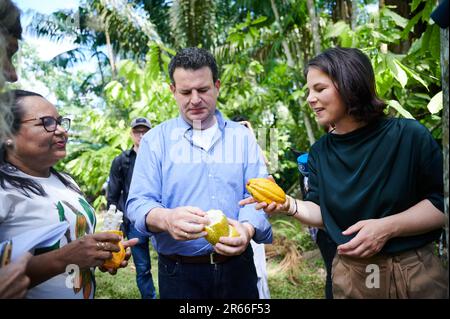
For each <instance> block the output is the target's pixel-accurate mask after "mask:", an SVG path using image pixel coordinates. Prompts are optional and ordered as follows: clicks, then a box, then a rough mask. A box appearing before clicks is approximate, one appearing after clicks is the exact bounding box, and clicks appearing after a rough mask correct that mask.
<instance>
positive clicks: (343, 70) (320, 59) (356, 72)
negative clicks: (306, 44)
mask: <svg viewBox="0 0 450 319" xmlns="http://www.w3.org/2000/svg"><path fill="white" fill-rule="evenodd" d="M310 68H317V69H319V70H321V71H322V72H324V73H326V74H327V75H328V76H329V77H330V78H331V80H332V81H333V83H334V85H335V87H336V89H337V91H338V92H339V94H340V96H341V98H342V100H343V102H344V104H345V106H346V107H347V114H348V115H350V116H353V117H354V118H355V119H356V120H358V121H365V122H367V123H370V122H372V121H374V120H377V119H379V118H381V117H383V116H384V112H383V111H384V108H385V106H386V103H385V102H384V101H383V100H381V99H380V98H379V97H378V96H377V93H376V88H375V74H374V71H373V68H372V64H371V62H370V59H369V57H368V56H367V55H365V54H364V53H363V52H361V51H360V50H358V49H355V48H340V47H336V48H331V49H328V50H326V51H324V52H322V53H320V54H319V55H317V56H316V57H314V58H313V59H311V60H310V61H309V62H308V64H307V65H306V67H305V72H304V73H305V77H306V75H307V74H308V71H309V69H310Z"/></svg>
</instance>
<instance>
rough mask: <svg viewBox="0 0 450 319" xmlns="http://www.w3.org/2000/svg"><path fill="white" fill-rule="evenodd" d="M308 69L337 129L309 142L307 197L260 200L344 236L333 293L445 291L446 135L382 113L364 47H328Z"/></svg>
mask: <svg viewBox="0 0 450 319" xmlns="http://www.w3.org/2000/svg"><path fill="white" fill-rule="evenodd" d="M305 75H306V78H307V87H308V90H309V93H308V98H307V101H308V103H309V105H310V107H311V108H312V110H313V111H314V113H315V114H316V117H317V120H318V122H319V124H320V125H322V126H324V125H331V127H332V130H330V131H329V132H328V133H327V134H326V135H324V136H323V137H322V138H321V139H319V140H318V141H317V142H316V143H315V144H314V145H313V146H312V147H311V150H310V153H309V159H308V167H309V171H310V173H309V192H308V194H307V196H306V198H305V199H304V200H303V201H300V200H296V199H294V198H292V197H290V196H288V197H287V200H286V202H285V203H284V204H276V203H271V204H270V205H268V204H267V203H258V204H257V205H256V208H263V209H264V211H265V212H266V213H267V214H274V213H285V214H287V215H289V216H293V217H294V218H296V219H298V220H299V221H301V222H303V223H305V224H307V225H311V226H315V227H321V228H323V227H324V228H325V229H326V231H327V232H328V234H329V235H330V237H331V238H332V239H333V241H334V242H335V243H336V244H337V253H336V256H335V257H334V260H333V266H332V268H333V269H332V279H333V296H334V298H447V291H448V273H447V272H446V271H445V269H444V267H443V265H442V263H441V261H440V260H439V258H438V257H437V256H435V255H434V249H433V242H434V241H436V240H437V239H438V238H439V236H440V234H441V232H442V227H443V226H444V224H445V216H444V213H443V212H444V194H443V172H442V170H443V169H442V168H443V160H442V151H441V149H440V147H439V145H438V144H437V143H436V141H435V140H434V139H433V137H432V136H431V134H430V132H429V131H428V129H427V128H425V127H424V126H422V125H421V124H420V123H419V122H417V121H416V120H411V119H403V118H402V119H399V118H386V117H385V115H384V108H385V103H384V102H383V101H381V100H380V99H379V98H378V97H377V95H376V88H375V75H374V71H373V68H372V65H371V63H370V59H369V58H368V57H367V56H366V55H365V54H364V53H363V52H361V51H360V50H358V49H355V48H339V47H336V48H331V49H328V50H326V51H324V52H322V53H320V54H319V55H318V56H316V57H315V58H313V59H312V60H310V61H309V63H308V64H307V66H306V69H305ZM254 202H255V199H253V198H247V199H245V200H243V201H241V202H240V204H241V205H242V204H250V203H254Z"/></svg>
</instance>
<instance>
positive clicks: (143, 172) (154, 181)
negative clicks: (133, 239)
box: [126, 130, 163, 236]
mask: <svg viewBox="0 0 450 319" xmlns="http://www.w3.org/2000/svg"><path fill="white" fill-rule="evenodd" d="M160 141H161V140H160V139H159V134H158V132H157V131H156V130H151V131H149V132H148V133H147V134H146V135H145V136H144V137H143V138H142V140H141V144H140V147H139V152H138V154H137V157H136V163H135V165H134V170H133V177H132V179H131V185H130V192H129V194H128V200H127V204H126V206H127V214H128V218H129V219H130V221H131V222H132V223H133V224H134V227H135V228H136V229H137V230H138V231H139V232H141V233H143V234H145V235H148V236H152V235H153V233H152V232H150V231H149V230H148V228H147V224H146V218H147V214H148V213H149V212H150V211H151V210H152V209H153V208H156V207H163V205H162V204H161V197H162V196H161V183H162V173H161V160H160V158H159V154H162V150H161V143H160Z"/></svg>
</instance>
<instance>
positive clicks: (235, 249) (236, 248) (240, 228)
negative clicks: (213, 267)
mask: <svg viewBox="0 0 450 319" xmlns="http://www.w3.org/2000/svg"><path fill="white" fill-rule="evenodd" d="M228 223H229V224H230V225H232V226H234V228H236V231H237V232H238V233H239V235H240V236H239V237H220V238H219V242H218V243H217V244H216V245H215V246H214V250H215V251H216V252H217V253H218V254H221V255H226V256H236V255H240V254H242V253H243V252H244V251H245V250H246V249H247V246H248V244H249V243H250V240H251V239H252V237H253V235H254V233H255V229H254V228H253V226H252V225H250V224H249V223H243V224H241V223H239V222H238V221H236V220H234V219H230V218H228Z"/></svg>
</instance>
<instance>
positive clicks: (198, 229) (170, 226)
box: [165, 206, 209, 240]
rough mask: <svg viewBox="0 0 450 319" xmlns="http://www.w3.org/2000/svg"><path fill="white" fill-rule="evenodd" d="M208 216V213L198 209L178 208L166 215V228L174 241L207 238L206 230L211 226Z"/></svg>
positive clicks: (190, 207)
mask: <svg viewBox="0 0 450 319" xmlns="http://www.w3.org/2000/svg"><path fill="white" fill-rule="evenodd" d="M206 216H207V215H206V213H205V212H204V211H202V210H201V209H200V208H198V207H192V206H184V207H177V208H175V209H171V210H170V212H169V213H167V214H166V216H165V225H166V227H165V228H166V230H167V232H169V234H170V235H171V236H172V237H173V239H176V240H192V239H198V238H201V237H204V236H206V231H204V229H205V226H206V225H208V224H209V220H208V218H207V217H206Z"/></svg>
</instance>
